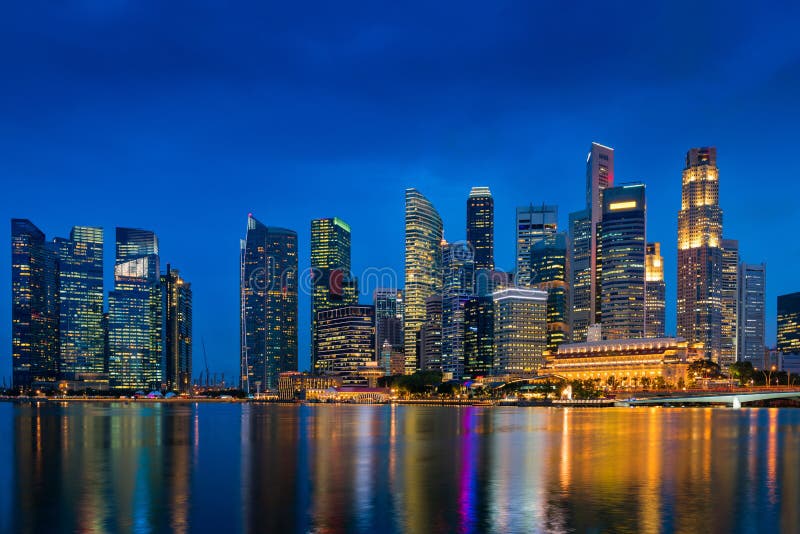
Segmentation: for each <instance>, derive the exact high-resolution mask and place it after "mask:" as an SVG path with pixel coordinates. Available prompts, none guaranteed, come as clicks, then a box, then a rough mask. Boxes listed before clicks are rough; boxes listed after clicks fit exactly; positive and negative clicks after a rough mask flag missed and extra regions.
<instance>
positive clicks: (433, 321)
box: [392, 295, 442, 374]
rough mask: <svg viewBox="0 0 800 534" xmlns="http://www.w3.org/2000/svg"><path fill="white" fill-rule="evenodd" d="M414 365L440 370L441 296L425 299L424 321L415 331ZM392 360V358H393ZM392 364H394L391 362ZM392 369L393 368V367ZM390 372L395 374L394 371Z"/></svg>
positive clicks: (426, 369)
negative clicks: (415, 355) (415, 360)
mask: <svg viewBox="0 0 800 534" xmlns="http://www.w3.org/2000/svg"><path fill="white" fill-rule="evenodd" d="M417 346H418V349H417V354H419V362H417V365H416V367H417V368H418V369H422V370H424V371H441V370H442V296H441V295H431V296H430V297H428V298H426V299H425V323H424V324H423V325H422V327H421V328H420V329H419V331H418V332H417ZM393 361H394V360H393ZM393 365H394V364H393ZM393 369H394V368H393ZM392 374H397V373H395V372H394V371H393V372H392Z"/></svg>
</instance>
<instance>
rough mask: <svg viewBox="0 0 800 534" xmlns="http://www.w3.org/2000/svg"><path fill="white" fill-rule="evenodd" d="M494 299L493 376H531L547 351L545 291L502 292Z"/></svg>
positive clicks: (515, 290) (517, 290)
mask: <svg viewBox="0 0 800 534" xmlns="http://www.w3.org/2000/svg"><path fill="white" fill-rule="evenodd" d="M493 299H494V369H495V373H496V374H512V375H530V374H535V373H536V372H537V371H538V370H539V368H540V367H541V366H542V364H543V363H544V352H545V350H546V348H547V291H542V290H540V289H523V288H516V289H503V290H501V291H498V292H496V293H495V294H494V295H493Z"/></svg>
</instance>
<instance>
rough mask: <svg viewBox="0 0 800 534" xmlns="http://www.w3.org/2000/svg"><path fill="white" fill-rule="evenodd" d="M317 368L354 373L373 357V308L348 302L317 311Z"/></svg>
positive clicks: (325, 372)
mask: <svg viewBox="0 0 800 534" xmlns="http://www.w3.org/2000/svg"><path fill="white" fill-rule="evenodd" d="M317 319H318V321H319V322H318V324H317V342H318V347H317V349H318V353H317V369H316V370H317V371H318V372H319V373H323V374H343V375H356V374H357V372H358V370H359V368H360V367H365V366H366V365H367V364H368V363H369V362H372V361H374V360H375V310H374V308H373V307H372V306H363V305H349V306H340V307H338V308H332V309H329V310H323V311H321V312H319V315H317Z"/></svg>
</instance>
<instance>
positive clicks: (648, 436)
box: [0, 403, 800, 534]
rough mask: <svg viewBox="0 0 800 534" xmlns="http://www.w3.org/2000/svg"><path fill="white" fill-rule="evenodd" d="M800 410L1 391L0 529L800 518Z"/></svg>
mask: <svg viewBox="0 0 800 534" xmlns="http://www.w3.org/2000/svg"><path fill="white" fill-rule="evenodd" d="M799 525H800V410H793V409H743V410H729V409H662V408H652V409H644V408H642V409H630V408H627V409H624V408H621V409H550V408H516V407H507V408H492V407H461V408H459V407H429V406H396V407H392V406H334V405H316V406H289V405H286V406H280V405H264V406H257V405H240V404H143V403H140V404H136V403H132V404H127V405H126V404H120V403H109V404H104V403H86V404H81V403H74V404H70V405H57V404H55V405H54V404H40V405H38V406H37V405H14V404H11V403H0V532H54V531H55V532H71V531H79V532H158V531H160V532H168V531H176V532H187V531H189V532H243V531H244V532H292V531H298V532H344V531H352V532H379V533H380V534H388V533H390V532H401V531H408V532H435V531H442V532H444V531H447V532H475V531H477V532H481V531H490V532H632V533H633V532H635V533H648V532H758V531H761V532H778V531H783V532H798V531H799V529H800V527H799Z"/></svg>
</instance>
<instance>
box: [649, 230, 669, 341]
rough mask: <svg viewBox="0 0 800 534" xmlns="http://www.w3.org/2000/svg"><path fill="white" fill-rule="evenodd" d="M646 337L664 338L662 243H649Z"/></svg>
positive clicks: (665, 292)
mask: <svg viewBox="0 0 800 534" xmlns="http://www.w3.org/2000/svg"><path fill="white" fill-rule="evenodd" d="M644 270H645V297H644V337H647V338H662V337H664V335H665V333H664V329H665V324H666V314H665V310H666V294H667V288H666V283H665V282H664V258H663V257H661V243H648V244H647V252H646V256H645V269H644Z"/></svg>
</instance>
